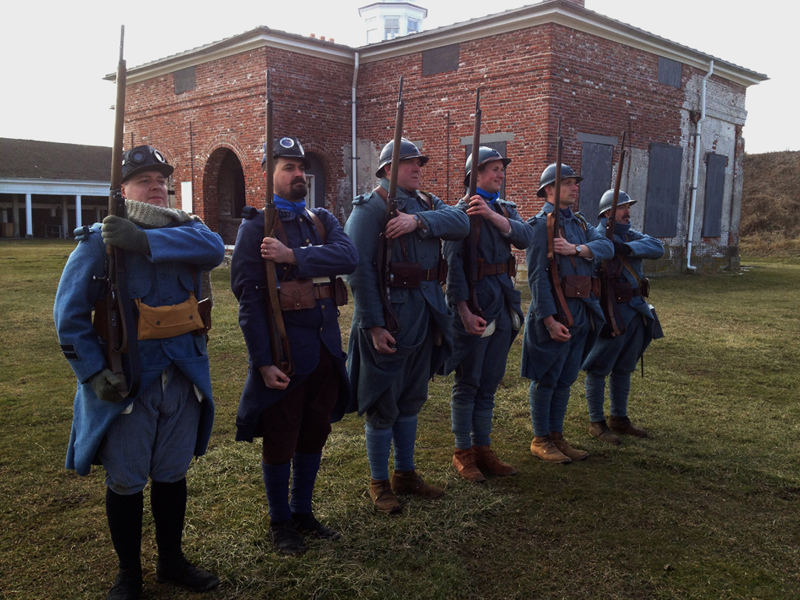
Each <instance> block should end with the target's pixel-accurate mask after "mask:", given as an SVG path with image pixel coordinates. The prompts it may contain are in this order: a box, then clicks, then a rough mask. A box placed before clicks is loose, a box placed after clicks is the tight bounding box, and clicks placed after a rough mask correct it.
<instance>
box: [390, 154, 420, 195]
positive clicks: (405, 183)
mask: <svg viewBox="0 0 800 600" xmlns="http://www.w3.org/2000/svg"><path fill="white" fill-rule="evenodd" d="M384 170H385V171H386V178H387V179H390V178H391V176H392V165H391V163H390V164H388V165H386V166H385V167H384ZM421 171H422V165H420V160H419V159H418V158H409V159H406V160H401V161H400V165H399V166H398V167H397V185H399V186H400V187H401V188H403V189H404V190H406V191H409V192H416V191H417V189H419V176H420V173H421Z"/></svg>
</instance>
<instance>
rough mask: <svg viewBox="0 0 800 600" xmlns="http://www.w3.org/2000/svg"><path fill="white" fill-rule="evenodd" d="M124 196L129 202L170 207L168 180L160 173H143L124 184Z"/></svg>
mask: <svg viewBox="0 0 800 600" xmlns="http://www.w3.org/2000/svg"><path fill="white" fill-rule="evenodd" d="M121 188H122V195H123V196H124V197H125V198H127V199H128V200H136V201H138V202H145V203H147V204H152V205H153V206H162V207H164V208H168V207H169V195H168V194H167V178H166V177H164V176H163V175H162V174H161V173H159V172H158V171H142V172H141V173H137V174H136V175H134V176H133V177H131V178H130V179H128V180H126V181H125V183H123V184H122V186H121Z"/></svg>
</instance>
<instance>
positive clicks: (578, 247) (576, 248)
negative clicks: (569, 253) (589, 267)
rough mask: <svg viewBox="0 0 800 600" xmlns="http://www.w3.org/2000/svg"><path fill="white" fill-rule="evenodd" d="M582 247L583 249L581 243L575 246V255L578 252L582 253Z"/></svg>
mask: <svg viewBox="0 0 800 600" xmlns="http://www.w3.org/2000/svg"><path fill="white" fill-rule="evenodd" d="M581 249H582V246H581V245H580V244H578V245H577V246H575V256H577V255H578V254H580V253H581Z"/></svg>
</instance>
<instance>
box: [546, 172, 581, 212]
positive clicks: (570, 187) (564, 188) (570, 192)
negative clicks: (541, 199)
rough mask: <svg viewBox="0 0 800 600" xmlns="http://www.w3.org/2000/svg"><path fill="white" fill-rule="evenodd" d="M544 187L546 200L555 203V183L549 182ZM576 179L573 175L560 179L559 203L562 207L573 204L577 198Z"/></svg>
mask: <svg viewBox="0 0 800 600" xmlns="http://www.w3.org/2000/svg"><path fill="white" fill-rule="evenodd" d="M544 189H545V192H546V193H547V201H548V202H550V203H551V204H555V198H556V191H555V190H556V185H555V184H554V183H551V184H550V185H548V186H547V187H546V188H544ZM578 189H579V188H578V180H577V179H575V178H574V177H567V178H566V179H562V180H561V197H560V198H559V203H560V204H561V206H562V207H563V208H567V207H570V206H572V205H573V204H575V202H577V200H578Z"/></svg>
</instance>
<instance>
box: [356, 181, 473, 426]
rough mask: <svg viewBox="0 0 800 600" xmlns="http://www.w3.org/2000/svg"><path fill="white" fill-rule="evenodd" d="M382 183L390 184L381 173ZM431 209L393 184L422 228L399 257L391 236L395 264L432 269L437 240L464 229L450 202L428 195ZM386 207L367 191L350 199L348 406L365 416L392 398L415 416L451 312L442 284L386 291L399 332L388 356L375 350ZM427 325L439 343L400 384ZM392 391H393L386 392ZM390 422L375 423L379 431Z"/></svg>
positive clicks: (447, 341)
mask: <svg viewBox="0 0 800 600" xmlns="http://www.w3.org/2000/svg"><path fill="white" fill-rule="evenodd" d="M381 186H382V187H383V188H384V189H388V188H389V181H388V180H387V179H386V178H385V177H384V178H382V179H381ZM428 196H429V197H430V199H431V202H432V210H431V209H430V208H429V207H428V205H427V203H426V202H425V201H424V200H423V199H421V198H420V197H419V195H418V194H417V193H414V194H408V193H407V192H406V191H405V190H403V189H402V188H399V187H398V189H397V206H398V209H399V210H400V211H401V212H404V213H407V214H417V215H419V219H420V220H421V221H422V222H423V225H424V228H419V229H416V230H415V231H412V232H411V233H407V234H405V235H404V236H403V238H404V240H405V246H406V251H407V255H406V256H405V257H404V255H403V248H402V245H401V243H400V239H401V238H396V239H394V240H393V245H392V257H393V258H394V260H396V261H407V262H412V263H418V264H419V265H420V266H421V268H422V269H432V268H434V267H436V265H437V261H438V259H439V240H440V239H445V240H459V239H462V238H463V237H464V236H465V235H467V234H468V233H469V219H468V218H467V215H466V214H465V213H464V211H461V210H458V209H456V208H455V207H452V206H448V205H447V204H445V203H444V202H442V201H441V200H440V199H439V198H437V197H436V196H433V195H432V194H428ZM385 214H386V204H385V203H384V201H383V199H382V198H381V197H380V196H379V195H378V194H377V193H376V192H374V191H373V192H371V193H369V194H364V195H362V196H358V197H357V198H356V199H355V200H353V212H352V213H351V215H350V218H349V219H348V221H347V223H346V224H345V231H346V232H347V234H348V235H349V236H350V237H351V238H353V241H354V242H355V244H356V247H357V248H358V254H359V262H358V269H356V271H355V272H354V273H353V274H352V275H350V276H349V277H348V279H347V281H348V283H349V284H350V289H351V290H352V291H353V297H354V299H355V311H354V313H353V324H352V329H351V331H350V349H349V355H350V356H349V361H348V370H349V374H350V382H351V385H352V387H353V402H352V404H351V407H350V410H351V411H354V410H358V414H359V415H363V414H364V413H365V412H366V411H367V409H369V408H370V407H372V405H373V404H374V403H375V402H376V400H378V398H379V397H381V398H382V402H392V403H396V402H398V401H403V400H404V399H407V400H408V401H409V402H410V405H406V406H403V407H402V408H403V410H402V412H403V413H405V414H416V413H418V412H419V410H420V408H421V407H422V404H424V402H425V393H424V390H422V388H423V387H424V386H425V384H426V383H427V381H428V379H430V378H431V377H432V376H433V375H434V374H435V373H436V371H437V370H438V369H439V368H440V367H441V366H442V365H443V364H444V361H445V360H446V359H447V357H448V356H449V355H450V353H451V352H452V348H453V333H452V327H453V315H452V313H450V311H449V310H448V309H447V304H446V303H445V298H444V294H443V293H442V288H441V287H440V286H439V284H438V283H437V282H436V281H423V282H421V283H420V285H419V288H411V289H408V288H396V287H395V288H392V307H393V308H394V310H395V313H396V314H397V316H398V320H399V322H400V331H399V333H398V334H397V335H396V336H395V340H396V342H397V344H396V347H397V351H396V352H395V353H394V354H386V355H384V354H379V353H378V352H377V351H376V350H375V347H374V346H373V344H372V336H371V334H370V331H369V330H370V328H371V327H383V326H384V325H385V323H384V320H383V309H382V305H381V300H380V292H379V289H378V288H379V286H378V265H377V260H378V256H377V254H378V237H379V235H380V233H381V231H382V230H383V223H384V219H385ZM431 327H433V330H434V331H437V332H438V333H439V334H440V335H441V344H440V345H438V346H434V348H433V350H432V355H431V361H430V366H429V368H426V369H425V370H424V371H419V372H417V373H414V376H413V377H411V378H410V379H409V380H408V381H398V380H399V379H402V378H404V377H405V375H404V374H403V372H404V369H405V367H406V366H407V363H409V362H410V361H412V360H413V358H414V355H415V353H417V352H418V351H420V350H421V349H422V345H423V343H424V342H426V340H428V341H429V340H430V338H429V334H430V332H431ZM390 388H396V389H395V393H387V391H388V390H389V389H390ZM386 409H387V410H385V411H380V412H384V413H394V412H395V408H393V407H386ZM389 426H391V423H381V426H380V427H379V428H385V427H389Z"/></svg>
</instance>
